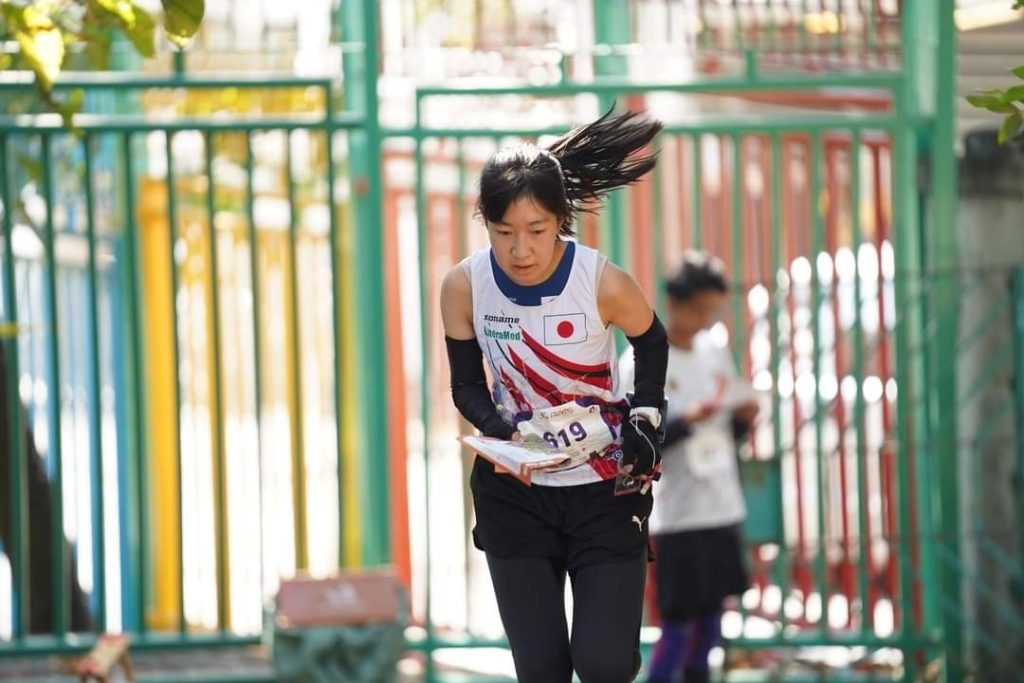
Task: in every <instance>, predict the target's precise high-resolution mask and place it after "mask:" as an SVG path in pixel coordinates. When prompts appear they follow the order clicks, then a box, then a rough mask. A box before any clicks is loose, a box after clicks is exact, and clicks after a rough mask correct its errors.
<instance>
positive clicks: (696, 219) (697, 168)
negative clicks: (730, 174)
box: [690, 4, 704, 249]
mask: <svg viewBox="0 0 1024 683" xmlns="http://www.w3.org/2000/svg"><path fill="white" fill-rule="evenodd" d="M701 6H702V7H703V4H702V5H701ZM692 140H693V157H692V158H693V164H692V166H691V168H692V169H693V172H692V174H691V178H692V179H693V213H692V214H691V218H692V222H691V223H690V244H691V245H693V248H694V249H703V248H704V240H703V232H704V230H703V225H704V170H703V169H704V167H703V160H702V159H701V155H702V154H703V150H701V146H700V142H701V135H700V133H697V134H695V135H694V136H693V137H692Z"/></svg>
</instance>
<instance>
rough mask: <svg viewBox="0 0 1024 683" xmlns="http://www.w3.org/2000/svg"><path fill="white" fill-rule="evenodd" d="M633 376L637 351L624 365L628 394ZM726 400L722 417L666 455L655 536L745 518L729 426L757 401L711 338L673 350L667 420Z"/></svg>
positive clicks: (656, 502) (701, 426)
mask: <svg viewBox="0 0 1024 683" xmlns="http://www.w3.org/2000/svg"><path fill="white" fill-rule="evenodd" d="M633 372H634V366H633V349H632V348H627V349H626V351H625V353H623V355H622V358H621V359H620V361H619V380H620V381H621V383H622V386H623V387H624V388H626V389H627V390H631V389H632V387H633ZM719 392H722V394H720V393H719ZM723 394H724V396H723V402H724V404H725V407H724V408H723V409H722V410H721V411H720V412H719V413H718V414H717V415H715V416H714V417H712V418H710V419H708V420H706V421H705V422H702V423H700V424H699V425H697V426H696V428H695V429H694V431H693V433H692V434H691V435H690V436H689V437H688V438H686V439H683V440H681V441H677V442H676V443H675V444H673V445H671V446H669V447H667V448H665V449H664V451H663V452H662V459H661V473H662V474H661V480H660V481H659V482H658V483H656V484H655V485H654V489H653V490H654V511H653V512H652V513H651V522H650V530H651V533H652V534H666V533H672V532H675V531H688V530H691V529H705V528H711V527H719V526H726V525H730V524H737V523H739V522H741V521H743V519H744V518H745V517H746V514H747V511H746V506H745V505H744V503H743V490H742V488H741V487H740V480H739V470H738V467H737V463H736V444H735V441H734V439H733V437H732V427H731V423H730V420H731V416H732V410H731V408H735V407H737V406H738V405H739V404H741V403H744V402H747V400H748V399H752V398H754V397H755V396H756V395H755V394H753V390H752V389H751V388H750V387H749V386H748V385H746V384H745V383H744V382H742V381H741V380H740V379H739V378H737V377H736V370H735V368H734V367H733V364H732V358H731V357H730V355H729V351H728V349H726V348H724V347H723V346H721V345H717V344H715V342H714V341H713V339H712V336H711V335H709V334H708V333H706V332H702V333H700V334H698V335H697V336H696V337H695V338H694V343H693V349H692V350H691V351H684V350H683V349H679V348H676V347H674V346H670V347H669V355H668V372H667V373H666V377H665V396H666V398H668V412H667V415H666V419H667V420H669V421H671V420H677V419H679V417H680V416H681V415H682V414H683V413H684V412H685V411H686V410H687V409H689V408H690V407H691V406H692V405H693V404H694V403H697V402H702V401H708V400H711V399H713V398H715V396H716V395H723Z"/></svg>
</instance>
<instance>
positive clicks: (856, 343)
mask: <svg viewBox="0 0 1024 683" xmlns="http://www.w3.org/2000/svg"><path fill="white" fill-rule="evenodd" d="M860 155H861V134H860V131H859V130H855V131H854V132H853V140H852V141H851V142H850V178H851V180H850V182H851V185H850V216H851V218H850V223H851V235H852V242H853V300H854V317H853V329H852V330H851V337H852V339H853V377H854V379H855V380H856V382H857V389H856V394H855V396H854V404H853V422H854V425H855V426H856V430H857V452H856V462H857V501H858V502H857V514H858V519H859V523H858V532H859V536H860V543H859V554H860V562H859V563H858V564H859V565H860V570H859V590H858V592H859V593H860V601H861V603H860V606H861V615H860V632H861V634H864V635H866V634H867V632H868V631H869V630H871V629H872V625H873V623H874V614H873V613H872V609H873V607H874V604H873V602H872V600H871V590H870V588H869V587H868V585H869V583H868V582H869V580H870V575H871V569H872V560H871V557H872V552H871V512H870V510H869V501H868V496H869V492H868V486H867V473H868V464H867V443H866V442H865V438H866V434H865V429H864V391H863V386H864V328H863V326H862V320H861V316H862V309H863V302H862V300H861V296H862V294H861V286H860V285H861V282H860V280H861V275H860V246H861V239H862V236H861V224H860V222H861V213H860V200H861V189H860V182H861V165H860Z"/></svg>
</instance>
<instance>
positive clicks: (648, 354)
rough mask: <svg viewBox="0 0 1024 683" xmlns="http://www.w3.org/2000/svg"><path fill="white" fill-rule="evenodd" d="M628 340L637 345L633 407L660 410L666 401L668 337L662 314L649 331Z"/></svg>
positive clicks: (635, 346)
mask: <svg viewBox="0 0 1024 683" xmlns="http://www.w3.org/2000/svg"><path fill="white" fill-rule="evenodd" d="M626 339H628V340H629V343H630V344H631V345H632V346H633V358H634V360H635V366H636V370H635V372H634V375H633V406H634V407H636V406H645V407H651V408H658V409H660V408H661V407H662V405H663V404H664V402H665V372H666V370H667V369H668V336H667V335H666V334H665V328H664V327H663V326H662V324H661V321H660V320H658V315H657V314H655V315H654V319H653V320H652V321H651V326H650V327H648V328H647V331H646V332H644V333H643V334H641V335H638V336H636V337H626Z"/></svg>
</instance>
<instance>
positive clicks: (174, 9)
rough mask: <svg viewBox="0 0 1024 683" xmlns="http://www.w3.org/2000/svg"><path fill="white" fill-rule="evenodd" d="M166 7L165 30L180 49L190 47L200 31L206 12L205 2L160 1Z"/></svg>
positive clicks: (188, 0)
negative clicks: (189, 43)
mask: <svg viewBox="0 0 1024 683" xmlns="http://www.w3.org/2000/svg"><path fill="white" fill-rule="evenodd" d="M160 2H161V4H162V5H163V6H164V29H165V30H166V31H167V37H168V38H170V39H171V41H173V42H174V44H175V45H177V46H178V47H179V48H184V47H185V46H186V45H188V42H189V40H190V39H191V38H192V36H194V35H195V34H196V31H198V30H199V24H200V23H201V22H202V21H203V14H204V13H205V12H206V2H205V0H160Z"/></svg>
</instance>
